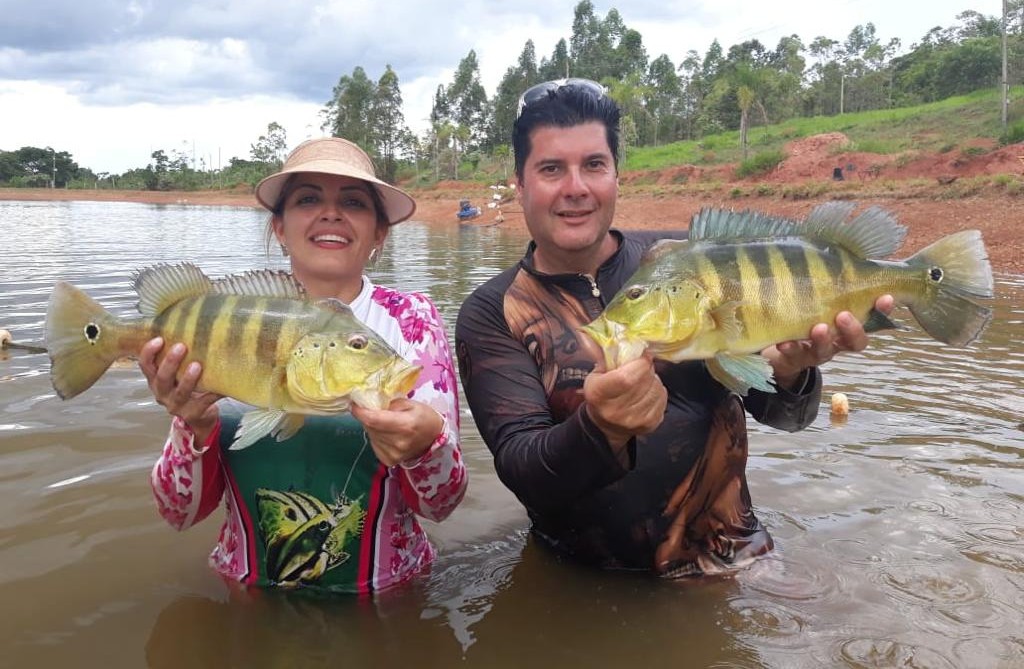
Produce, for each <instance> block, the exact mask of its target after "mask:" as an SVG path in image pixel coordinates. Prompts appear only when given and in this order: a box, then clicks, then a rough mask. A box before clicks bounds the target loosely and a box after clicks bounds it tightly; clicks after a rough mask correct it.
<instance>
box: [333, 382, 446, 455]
mask: <svg viewBox="0 0 1024 669" xmlns="http://www.w3.org/2000/svg"><path fill="white" fill-rule="evenodd" d="M352 415H353V416H355V418H356V420H358V421H359V422H360V423H362V424H363V428H364V429H365V430H366V434H367V435H369V437H370V446H371V447H372V448H373V452H374V454H375V455H376V456H377V459H378V460H380V461H381V463H383V464H384V465H385V466H388V467H391V466H394V465H397V464H399V463H401V462H406V461H409V460H413V459H415V458H418V457H420V456H421V455H423V454H424V453H426V452H427V449H428V448H430V445H431V444H433V443H434V440H435V439H436V438H437V437H438V435H440V434H441V430H443V429H444V418H442V417H441V414H439V413H437V411H435V410H434V409H432V408H431V407H429V406H428V405H426V404H424V403H423V402H416V401H414V400H410V399H406V398H404V397H400V398H398V399H396V400H393V401H392V402H391V404H390V405H389V406H388V408H387V409H368V408H366V407H362V406H359V405H358V404H353V405H352Z"/></svg>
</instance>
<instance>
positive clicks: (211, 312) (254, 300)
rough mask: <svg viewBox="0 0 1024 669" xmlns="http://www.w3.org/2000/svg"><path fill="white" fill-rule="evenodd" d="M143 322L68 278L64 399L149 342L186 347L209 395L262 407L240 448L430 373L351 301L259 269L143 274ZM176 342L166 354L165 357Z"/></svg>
mask: <svg viewBox="0 0 1024 669" xmlns="http://www.w3.org/2000/svg"><path fill="white" fill-rule="evenodd" d="M134 285H135V291H136V292H137V293H138V296H139V305H138V307H139V311H140V312H141V314H142V318H137V319H120V318H118V317H116V316H114V315H112V314H110V313H109V312H108V311H107V310H106V309H104V308H103V307H102V306H100V304H99V303H97V302H96V301H94V300H93V299H92V298H91V297H89V296H88V295H87V294H86V293H84V292H83V291H81V290H79V289H78V288H75V287H74V286H72V285H71V284H68V283H66V282H63V281H60V282H58V283H57V285H56V286H55V287H54V290H53V293H52V294H51V295H50V301H49V305H48V307H47V311H46V324H45V335H44V337H45V341H46V348H47V352H48V353H49V356H50V362H51V366H50V379H51V381H52V383H53V387H54V390H56V391H57V394H58V395H59V396H60V397H61V398H63V399H70V398H72V397H74V396H76V395H78V394H79V393H81V392H84V391H85V390H87V389H88V388H89V387H91V386H92V385H93V384H94V383H95V382H96V381H97V380H98V379H99V378H100V377H101V376H103V374H104V373H105V372H106V371H107V369H108V368H109V367H110V365H111V364H112V363H113V362H114V361H115V360H117V359H118V358H120V357H125V356H128V357H134V356H136V355H137V354H138V352H139V350H140V349H141V348H142V345H143V344H144V343H145V342H146V341H148V340H149V339H151V338H153V337H156V336H160V337H163V338H164V341H166V342H183V343H184V344H185V345H186V346H187V347H188V354H187V356H186V358H185V360H184V361H183V362H182V364H181V365H180V367H179V378H180V374H182V373H184V370H185V369H186V368H187V367H188V364H189V363H190V362H192V361H193V360H195V361H198V362H200V363H201V364H202V366H203V374H202V377H201V378H200V383H201V386H202V390H206V391H210V392H214V393H217V394H220V395H226V396H229V397H233V398H235V399H237V400H239V401H241V402H245V403H247V404H251V405H253V406H254V407H256V409H254V410H253V411H250V412H248V413H246V414H245V415H244V416H243V417H242V420H241V423H240V425H239V428H238V431H237V433H236V435H235V440H234V442H233V443H232V445H231V448H233V449H239V448H245V447H246V446H250V445H252V444H253V443H255V442H256V441H257V440H259V439H260V438H262V437H263V436H265V435H267V434H270V435H273V436H275V437H276V438H277V440H278V441H283V440H284V439H287V438H288V437H291V436H292V435H294V434H295V433H296V432H297V431H298V430H299V428H301V427H302V425H303V422H304V421H305V418H304V416H306V415H327V414H334V413H341V412H344V411H347V410H348V409H349V408H350V406H351V403H352V402H355V403H357V404H360V405H362V406H367V407H371V408H382V407H386V406H387V405H388V404H389V403H390V402H391V400H392V399H394V398H396V397H402V396H405V395H407V394H408V393H409V391H410V390H412V388H413V386H414V384H415V382H416V379H417V377H418V376H419V373H420V370H421V368H420V367H419V366H416V365H412V364H410V363H408V362H406V361H405V360H404V359H402V357H401V356H400V355H398V353H396V352H395V350H394V349H392V348H391V346H389V345H388V343H387V342H386V341H384V340H383V339H382V338H381V337H380V335H378V334H377V333H375V332H374V331H373V330H371V329H370V328H369V327H367V326H366V325H364V324H363V323H362V322H360V321H359V319H357V318H356V316H355V314H353V313H352V310H351V309H350V308H349V307H348V305H346V304H345V303H343V302H341V301H340V300H336V299H323V300H311V299H308V298H307V296H306V294H305V290H304V289H303V287H302V285H301V284H300V283H299V282H298V281H297V280H295V278H294V277H292V275H291V274H288V273H287V272H278V271H271V270H258V271H251V272H246V273H244V274H238V275H232V276H227V277H224V278H222V279H218V280H211V279H210V278H208V277H207V276H206V275H205V274H204V273H203V272H202V270H200V269H199V268H198V267H196V266H195V265H192V264H189V263H183V264H179V265H156V266H154V267H150V268H147V269H143V270H141V271H139V272H138V273H136V274H135V277H134ZM168 348H169V346H165V347H164V349H163V350H162V351H161V353H160V356H159V358H158V360H157V362H158V364H159V361H160V360H162V359H163V356H164V354H165V353H166V351H167V350H168Z"/></svg>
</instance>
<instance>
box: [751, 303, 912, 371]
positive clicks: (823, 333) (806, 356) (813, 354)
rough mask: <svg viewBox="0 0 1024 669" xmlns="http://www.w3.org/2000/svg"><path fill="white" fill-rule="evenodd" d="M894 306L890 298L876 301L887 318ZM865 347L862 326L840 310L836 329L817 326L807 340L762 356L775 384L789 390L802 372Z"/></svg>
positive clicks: (772, 349)
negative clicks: (842, 353)
mask: <svg viewBox="0 0 1024 669" xmlns="http://www.w3.org/2000/svg"><path fill="white" fill-rule="evenodd" d="M893 304H894V302H893V297H892V295H883V296H881V297H880V298H878V299H877V300H876V301H875V309H877V310H878V311H880V312H882V313H883V314H886V315H888V314H889V313H891V312H892V308H893ZM867 345H868V335H867V333H866V332H865V331H864V326H863V324H862V323H861V322H860V321H859V320H857V319H856V318H855V317H854V316H853V314H851V313H850V312H848V311H842V312H840V313H839V314H837V315H836V322H835V328H831V327H829V325H828V324H827V323H818V324H817V325H815V326H814V327H813V328H811V332H810V334H809V335H808V338H807V339H802V340H800V341H786V342H781V343H779V344H777V345H775V346H772V347H769V348H767V349H765V350H764V352H763V355H764V356H765V357H767V358H768V362H769V363H771V366H772V368H773V369H774V371H775V383H776V385H778V386H779V387H781V388H786V389H792V388H793V385H794V384H795V383H796V381H797V379H798V378H799V377H800V375H801V374H802V373H803V371H804V370H805V369H807V368H809V367H819V366H821V365H823V364H825V363H826V362H828V361H829V360H831V359H832V358H834V357H835V355H836V353H839V352H840V351H853V352H859V351H863V350H864V349H865V348H867Z"/></svg>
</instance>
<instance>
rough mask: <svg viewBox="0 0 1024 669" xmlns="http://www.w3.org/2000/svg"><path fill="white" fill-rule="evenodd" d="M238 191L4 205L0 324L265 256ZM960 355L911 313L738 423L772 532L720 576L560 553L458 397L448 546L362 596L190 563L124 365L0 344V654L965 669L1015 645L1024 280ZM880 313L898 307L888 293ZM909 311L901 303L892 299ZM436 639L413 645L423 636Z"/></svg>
mask: <svg viewBox="0 0 1024 669" xmlns="http://www.w3.org/2000/svg"><path fill="white" fill-rule="evenodd" d="M263 225H264V218H263V216H262V215H261V214H260V213H259V212H258V211H255V210H250V209H244V208H214V207H209V208H200V207H186V206H165V207H155V206H149V205H137V204H121V203H116V204H115V203H78V202H54V203H46V202H32V203H18V202H0V233H2V235H3V239H4V242H5V260H4V265H3V270H2V272H0V328H6V329H9V330H11V332H12V333H14V335H15V338H16V340H18V341H38V340H40V339H41V337H42V323H43V315H44V313H45V308H46V300H47V298H48V296H49V291H50V288H51V287H52V285H53V282H54V281H55V280H57V279H65V280H69V281H72V282H73V283H76V284H78V285H80V286H81V287H83V288H85V289H86V290H87V291H88V292H89V293H90V294H92V295H93V296H94V297H96V299H98V300H99V301H100V302H101V303H103V304H104V306H106V307H108V308H110V309H111V310H113V311H114V312H116V313H129V312H132V311H133V310H134V304H135V299H136V298H135V295H134V294H133V292H132V290H131V283H130V275H131V271H132V270H133V269H136V268H139V267H143V266H145V265H148V264H152V263H154V262H176V261H180V260H192V261H194V262H196V263H197V264H199V265H200V266H201V267H203V268H204V269H205V270H206V271H207V272H208V273H210V274H211V275H214V276H219V275H223V274H226V273H230V272H235V271H242V270H246V269H251V268H253V267H263V266H272V267H280V266H282V262H281V261H280V259H274V260H270V259H268V258H267V257H266V255H265V253H264V242H263V233H262V230H263ZM524 244H525V240H524V239H523V238H521V237H518V236H515V235H509V234H506V233H504V232H503V231H501V230H498V229H495V228H486V229H468V228H459V227H456V226H446V227H431V226H427V225H421V224H417V223H404V224H402V225H400V226H398V227H396V228H395V229H394V234H393V236H392V238H391V240H390V241H389V243H388V246H387V248H386V252H385V254H384V257H383V258H382V260H381V261H380V263H379V264H378V266H377V267H376V268H375V270H374V276H375V278H376V279H377V280H378V281H379V282H381V283H383V284H389V285H395V286H398V287H400V288H402V289H406V290H409V289H412V290H420V291H423V292H426V293H428V294H430V295H431V296H432V297H433V298H434V300H435V301H436V303H437V304H438V307H439V308H440V309H441V311H442V313H443V314H444V315H445V317H446V320H447V322H448V324H449V327H452V326H453V325H454V320H455V314H456V313H457V310H458V306H459V304H460V302H461V300H462V298H463V297H464V296H465V295H466V294H467V293H468V292H469V291H470V290H471V289H472V288H473V287H474V286H476V285H477V284H478V283H480V282H481V281H483V280H484V279H486V278H488V277H489V276H491V275H493V274H495V273H496V272H498V271H500V270H501V269H503V268H505V267H507V266H509V265H510V264H511V263H513V262H514V261H515V259H516V258H518V256H519V255H520V254H521V252H522V250H523V247H524ZM997 294H998V297H997V300H996V302H995V309H996V317H995V320H994V322H993V324H992V326H991V327H990V328H989V330H988V331H987V332H986V334H985V335H984V337H983V338H982V340H981V341H980V342H979V343H978V344H977V345H976V346H975V347H974V348H973V349H970V350H963V351H961V350H949V349H947V348H946V347H944V346H943V345H941V344H939V343H937V342H935V341H933V340H931V339H928V338H927V337H926V336H925V335H923V334H922V333H921V332H920V330H919V329H917V328H916V326H913V327H912V329H910V330H908V331H904V332H898V333H885V334H882V335H879V336H877V337H875V339H874V341H873V346H872V347H871V348H870V349H869V350H868V351H867V352H865V353H864V354H863V355H857V356H849V357H846V358H842V359H839V360H836V361H834V362H833V363H831V364H830V365H829V366H828V368H827V369H826V375H825V376H826V389H825V399H826V400H827V399H828V396H829V395H830V394H831V393H832V392H837V391H841V392H844V393H846V394H847V395H848V396H849V398H850V402H851V414H850V416H849V418H848V420H846V421H845V422H843V423H840V422H833V421H832V420H830V418H829V416H828V412H827V406H826V407H824V408H823V409H824V410H823V412H822V413H821V415H820V416H819V418H818V419H817V420H816V421H815V423H814V424H813V425H812V426H811V427H810V428H808V429H807V430H805V431H803V432H800V433H797V434H793V435H789V434H783V433H778V432H775V431H773V430H771V429H769V428H764V427H762V426H760V425H757V424H756V423H753V422H751V431H752V437H751V446H750V449H751V457H750V466H749V478H750V486H751V492H752V494H753V496H754V501H755V505H756V508H757V509H758V512H759V514H760V516H761V517H762V519H763V520H764V521H765V523H766V524H767V525H768V527H769V528H770V529H771V531H772V533H773V535H774V536H775V538H776V543H777V545H778V550H777V551H776V552H775V553H774V554H773V555H771V556H770V557H769V558H767V559H764V560H762V561H760V562H758V563H756V564H755V565H754V566H753V567H751V568H750V569H748V570H746V571H743V572H741V573H740V574H738V575H736V576H735V577H732V578H725V579H707V580H703V581H698V582H683V583H665V582H658V581H652V580H650V579H647V578H641V577H636V576H624V575H619V574H606V573H600V572H596V571H592V570H589V569H582V568H580V567H577V566H574V565H567V564H563V563H561V562H559V561H558V560H556V559H554V558H553V557H552V556H551V555H550V554H549V553H547V552H546V551H544V550H543V549H541V548H539V547H538V546H536V545H535V544H534V543H533V542H532V541H531V540H530V539H529V538H528V535H527V533H526V528H527V527H528V523H527V519H526V516H525V514H524V513H523V511H522V510H521V508H520V507H519V506H518V503H517V502H516V500H515V499H514V498H513V497H512V496H511V495H510V494H509V493H508V492H507V491H506V490H505V489H504V488H503V486H502V485H501V484H500V482H499V481H498V480H497V478H496V476H495V475H494V473H493V469H492V467H491V462H490V455H489V453H488V452H487V449H486V447H484V446H483V444H482V443H481V442H480V439H479V436H478V435H477V434H476V431H475V429H474V427H473V424H472V420H471V418H469V416H468V414H467V413H466V412H465V411H464V412H463V423H462V431H463V437H464V442H463V443H464V449H465V455H466V460H467V462H468V464H469V467H470V474H471V483H470V488H469V492H468V494H467V498H466V500H465V502H464V503H463V504H462V505H461V506H460V507H459V509H458V510H457V511H456V512H455V514H454V515H453V516H452V517H451V518H450V519H449V520H447V521H445V522H444V523H441V524H429V525H428V528H427V529H428V532H429V533H430V535H431V537H432V539H433V541H434V542H435V544H436V545H437V547H438V549H439V552H440V558H439V559H438V561H437V562H436V564H435V565H434V566H433V568H432V570H431V572H430V573H429V574H424V575H422V577H421V578H419V579H418V580H417V581H416V582H415V583H413V584H412V585H411V586H410V587H408V588H402V589H399V590H397V591H393V592H388V593H385V594H384V595H382V596H380V597H378V598H376V599H374V600H369V601H367V600H358V599H339V600H331V601H311V600H306V599H303V598H300V597H295V596H293V595H291V596H289V595H279V594H270V593H267V594H262V595H256V596H254V595H251V594H250V595H246V594H243V593H238V592H234V591H229V589H228V588H227V587H226V586H225V585H224V584H223V583H222V582H221V581H220V580H219V579H218V578H217V577H216V576H215V575H214V574H213V572H212V571H211V570H210V569H209V568H208V567H207V566H206V564H205V557H206V555H207V553H208V552H209V550H210V548H211V547H212V545H213V543H214V540H215V533H216V531H217V529H218V527H219V520H220V519H219V517H218V518H216V519H214V520H208V521H207V522H205V523H203V524H201V525H200V526H198V527H195V528H193V529H191V530H189V531H188V532H184V533H181V534H178V533H175V532H174V531H173V530H171V529H169V528H168V527H167V526H166V525H165V524H164V523H163V521H162V520H160V518H159V517H158V516H157V514H156V511H155V508H154V504H153V502H152V499H151V495H150V492H149V485H148V471H149V468H150V467H151V466H152V463H153V461H154V460H155V458H156V456H157V454H158V449H159V448H160V446H161V442H162V438H163V435H164V433H165V432H166V429H167V420H166V417H165V414H164V413H163V410H162V409H161V408H160V407H158V406H156V405H155V404H154V403H153V400H152V397H151V396H150V395H149V393H148V391H147V389H146V386H145V383H144V382H143V380H142V377H141V375H140V374H139V373H138V372H137V371H136V370H134V369H133V368H125V369H115V370H112V371H111V372H108V373H107V374H106V375H105V376H104V377H103V378H102V379H101V380H100V381H99V382H98V383H97V384H96V386H94V387H93V388H92V389H90V390H89V392H87V393H86V394H84V395H82V396H81V397H78V398H75V399H74V400H72V401H69V402H61V401H60V400H58V399H57V398H56V397H55V396H54V393H53V391H52V389H51V388H50V385H49V380H48V376H47V374H48V369H47V360H46V357H45V356H44V355H38V354H35V355H33V354H27V353H24V352H18V351H11V352H9V353H8V354H7V355H6V356H5V357H3V358H0V446H2V448H0V490H2V494H3V503H4V508H5V511H6V513H5V514H3V516H2V519H0V612H2V618H3V619H4V620H5V621H6V622H5V624H4V625H3V626H0V644H2V647H3V648H4V649H5V652H4V654H3V655H2V656H0V666H6V665H8V664H10V665H11V666H22V665H32V666H36V665H38V666H58V665H61V664H63V665H69V666H107V667H122V666H123V667H138V666H146V665H149V666H155V667H163V666H168V667H170V666H173V667H183V666H186V667H187V666H259V667H264V666H304V667H317V666H337V665H338V664H339V662H341V661H345V660H348V661H351V663H353V664H357V663H358V664H360V665H362V664H366V665H371V666H396V665H400V664H414V663H415V664H417V665H420V666H422V665H427V666H450V665H452V664H455V663H468V664H470V665H472V666H488V667H490V666H495V667H502V666H509V667H511V666H522V665H523V664H525V663H527V662H541V663H543V664H544V665H545V666H547V665H556V666H575V665H583V664H592V665H595V666H612V665H621V664H625V663H627V662H635V661H636V659H637V658H638V657H640V658H645V659H647V658H649V659H650V660H652V661H659V662H663V663H666V664H674V665H676V666H708V667H711V666H718V667H725V666H729V667H763V666H771V667H819V666H854V667H869V666H870V667H876V666H877V667H889V666H915V667H962V666H1007V667H1009V666H1020V665H1022V664H1024V635H1022V634H1021V632H1020V630H1021V622H1022V620H1024V472H1022V470H1024V459H1022V456H1024V447H1022V437H1024V432H1022V423H1024V396H1022V392H1021V389H1022V383H1021V380H1020V379H1021V376H1022V373H1024V346H1022V344H1021V341H1020V333H1021V331H1022V329H1021V326H1022V322H1024V280H1022V279H1021V278H1020V277H1000V279H999V281H998V286H997ZM898 315H899V314H898ZM904 320H907V321H909V320H910V317H909V315H906V316H904ZM427 658H430V659H427Z"/></svg>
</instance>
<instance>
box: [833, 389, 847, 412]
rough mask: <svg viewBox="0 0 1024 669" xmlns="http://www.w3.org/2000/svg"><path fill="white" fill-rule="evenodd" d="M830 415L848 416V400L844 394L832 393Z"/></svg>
mask: <svg viewBox="0 0 1024 669" xmlns="http://www.w3.org/2000/svg"><path fill="white" fill-rule="evenodd" d="M832 415H833V416H849V415H850V400H849V399H848V398H847V397H846V395H845V394H844V393H832Z"/></svg>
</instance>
